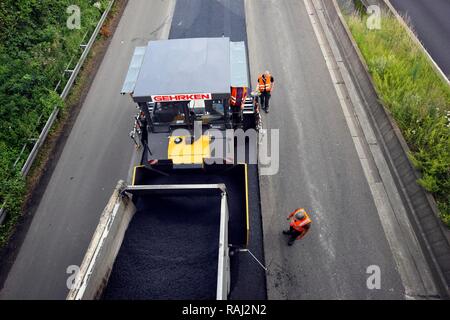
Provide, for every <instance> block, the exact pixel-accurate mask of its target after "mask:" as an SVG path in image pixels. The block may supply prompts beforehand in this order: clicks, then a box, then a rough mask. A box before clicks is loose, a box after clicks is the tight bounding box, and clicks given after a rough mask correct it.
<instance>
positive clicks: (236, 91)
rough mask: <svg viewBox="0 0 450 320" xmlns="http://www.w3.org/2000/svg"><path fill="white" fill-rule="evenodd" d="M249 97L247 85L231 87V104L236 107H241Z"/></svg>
mask: <svg viewBox="0 0 450 320" xmlns="http://www.w3.org/2000/svg"><path fill="white" fill-rule="evenodd" d="M246 98H247V88H246V87H240V88H238V87H231V96H230V105H231V106H234V107H241V106H242V104H243V102H244V101H245V99H246Z"/></svg>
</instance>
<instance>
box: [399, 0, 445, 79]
mask: <svg viewBox="0 0 450 320" xmlns="http://www.w3.org/2000/svg"><path fill="white" fill-rule="evenodd" d="M391 3H392V5H393V6H394V7H395V9H397V11H398V12H399V13H400V14H401V15H402V16H406V17H408V19H407V21H408V20H409V22H410V24H411V25H412V26H413V29H414V30H415V32H416V34H417V36H418V38H419V39H420V41H421V42H422V43H423V45H424V47H425V49H427V51H428V53H429V54H430V55H431V56H432V57H433V60H434V61H435V62H436V63H437V64H438V66H439V67H440V68H441V69H442V71H443V72H444V74H445V75H447V78H450V1H448V0H431V1H430V0H414V1H413V0H391Z"/></svg>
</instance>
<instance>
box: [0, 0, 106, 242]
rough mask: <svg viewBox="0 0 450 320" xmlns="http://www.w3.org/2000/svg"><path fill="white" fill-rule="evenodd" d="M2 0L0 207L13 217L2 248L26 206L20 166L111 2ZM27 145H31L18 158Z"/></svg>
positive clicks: (0, 230) (3, 231) (1, 233)
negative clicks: (74, 17) (76, 23)
mask: <svg viewBox="0 0 450 320" xmlns="http://www.w3.org/2000/svg"><path fill="white" fill-rule="evenodd" d="M96 2H97V1H90V0H2V1H1V2H0V206H1V205H2V203H3V202H4V201H5V202H6V209H7V212H8V218H7V221H6V223H5V224H4V225H3V226H1V227H0V246H1V245H2V244H4V243H5V241H6V238H7V237H8V235H9V234H10V231H11V229H12V227H13V226H14V225H15V223H16V221H17V219H18V217H19V215H20V210H21V207H22V204H23V197H24V193H25V181H24V179H23V178H22V177H21V175H20V169H21V167H22V165H23V163H24V161H25V159H26V157H27V155H28V153H29V152H30V151H31V148H32V145H33V143H32V142H31V143H30V141H29V139H30V138H37V137H38V136H39V132H40V131H41V129H42V127H43V125H44V124H45V122H46V120H47V119H48V117H49V115H50V113H51V112H52V110H53V108H54V107H60V108H62V107H63V106H64V103H63V101H61V99H60V98H59V94H58V92H55V91H54V89H55V87H56V85H57V84H58V82H59V81H60V80H62V81H63V82H62V85H61V86H60V88H63V87H64V85H65V81H67V79H68V77H67V76H66V77H62V75H63V72H64V70H65V68H66V66H67V64H68V63H69V60H70V59H71V57H72V56H75V59H74V60H73V61H74V62H73V64H72V66H71V67H73V66H74V65H75V63H76V60H78V57H79V55H80V54H81V52H80V44H81V42H82V41H83V37H84V36H85V35H87V36H86V39H85V41H87V39H88V38H89V36H90V34H91V32H92V31H93V30H94V28H95V25H96V24H97V22H98V20H99V19H100V16H101V14H102V12H103V10H104V9H105V8H106V5H107V3H108V1H107V0H102V1H98V2H99V3H100V6H94V3H96ZM70 5H77V6H78V7H79V8H80V10H81V29H73V30H70V29H69V28H68V27H67V24H66V22H67V19H68V18H69V16H70V14H69V13H67V12H66V10H67V8H68V7H69V6H70ZM25 143H28V144H27V149H26V150H25V152H24V153H23V156H22V157H21V158H20V161H19V162H18V163H17V165H16V167H13V164H14V162H15V161H16V159H17V157H18V156H19V155H20V151H21V149H22V147H23V145H24V144H25Z"/></svg>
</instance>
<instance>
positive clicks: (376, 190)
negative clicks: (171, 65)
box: [303, 0, 437, 299]
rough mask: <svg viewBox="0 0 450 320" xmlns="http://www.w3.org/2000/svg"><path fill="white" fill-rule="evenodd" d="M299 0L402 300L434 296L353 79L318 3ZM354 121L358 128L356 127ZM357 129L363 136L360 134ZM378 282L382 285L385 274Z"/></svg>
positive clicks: (398, 196)
mask: <svg viewBox="0 0 450 320" xmlns="http://www.w3.org/2000/svg"><path fill="white" fill-rule="evenodd" d="M303 1H304V3H305V6H306V8H307V11H308V15H309V18H310V21H311V24H312V26H313V29H314V32H315V34H316V37H317V40H318V42H319V45H320V48H321V51H322V53H323V56H324V58H325V61H326V65H327V67H328V70H329V72H330V76H331V79H332V81H333V84H334V87H335V90H336V93H337V95H338V98H339V102H340V105H341V107H342V110H343V113H344V115H345V119H346V122H347V125H348V128H349V131H350V134H351V136H352V138H353V142H354V145H355V148H356V151H357V153H358V157H359V159H360V162H361V165H362V168H363V171H364V174H365V176H366V179H367V182H368V184H369V188H370V191H371V193H372V196H373V199H374V203H375V205H376V208H377V211H378V214H379V216H380V221H381V224H382V226H383V230H384V232H385V234H386V239H387V240H388V243H389V246H390V247H391V251H392V254H393V257H394V260H395V263H396V266H397V269H398V271H399V274H400V277H401V279H402V282H403V285H404V287H405V298H407V299H415V298H422V297H424V298H428V297H435V296H437V289H436V287H435V284H434V282H433V280H432V277H431V271H430V269H429V266H428V264H427V263H426V259H425V257H424V255H423V253H422V251H421V249H420V246H419V243H418V241H417V238H416V237H415V235H414V232H413V231H412V227H411V224H410V222H409V219H408V217H407V215H406V210H405V208H404V206H403V204H402V202H401V199H400V195H399V193H398V190H397V189H396V187H395V183H394V181H393V178H392V176H391V174H390V171H389V168H388V166H387V163H386V161H385V159H384V157H383V154H382V152H381V150H380V147H379V145H378V143H377V140H376V138H375V135H374V133H373V131H372V129H371V128H370V125H369V121H368V118H367V115H366V114H365V112H364V110H363V107H362V105H361V103H360V100H359V99H358V96H357V94H356V90H355V88H354V87H351V86H350V88H347V86H346V84H347V85H348V83H351V81H350V82H349V79H350V77H349V75H348V71H347V70H346V67H345V65H344V63H343V60H342V58H341V57H340V54H339V50H338V49H337V45H336V44H335V42H334V38H333V36H332V34H331V32H330V30H329V29H328V26H327V23H326V21H325V16H324V14H323V9H322V7H321V4H320V3H318V1H316V0H303ZM335 55H336V56H335ZM341 72H342V74H341ZM344 80H345V81H344ZM347 90H348V91H347ZM349 97H350V98H349ZM350 104H352V106H350ZM358 122H359V123H361V124H362V126H359V125H358ZM361 131H362V132H363V134H360V132H361ZM371 155H372V156H371ZM381 281H382V283H383V277H382V278H381Z"/></svg>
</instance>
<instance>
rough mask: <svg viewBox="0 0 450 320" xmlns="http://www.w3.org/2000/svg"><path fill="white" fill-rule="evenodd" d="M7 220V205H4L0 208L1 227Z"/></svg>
mask: <svg viewBox="0 0 450 320" xmlns="http://www.w3.org/2000/svg"><path fill="white" fill-rule="evenodd" d="M5 218H6V210H5V204H4V203H3V204H2V206H1V207H0V225H2V223H3V221H4V220H5Z"/></svg>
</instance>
